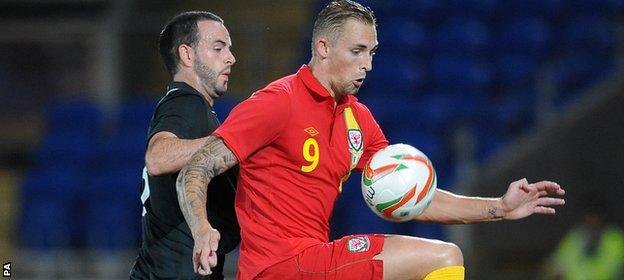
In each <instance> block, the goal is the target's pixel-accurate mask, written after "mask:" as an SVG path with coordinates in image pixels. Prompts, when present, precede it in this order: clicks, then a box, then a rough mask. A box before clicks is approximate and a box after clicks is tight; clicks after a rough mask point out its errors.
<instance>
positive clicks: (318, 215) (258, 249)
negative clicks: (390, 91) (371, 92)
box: [214, 65, 388, 279]
mask: <svg viewBox="0 0 624 280" xmlns="http://www.w3.org/2000/svg"><path fill="white" fill-rule="evenodd" d="M347 106H349V107H351V108H352V110H353V113H354V116H355V118H356V120H357V123H358V124H359V127H360V130H361V133H359V132H349V133H347V126H346V124H345V117H344V116H343V111H344V109H345V108H346V107H347ZM348 134H349V135H350V136H351V137H350V138H352V139H351V140H349V139H348V138H347V135H348ZM214 135H216V136H218V137H220V138H222V139H223V141H224V142H225V143H226V145H227V146H228V147H229V148H230V150H232V152H233V153H234V154H235V155H236V157H237V158H238V161H239V166H240V173H239V180H238V190H237V194H236V202H235V205H236V214H237V216H238V221H239V223H240V226H241V236H242V243H241V254H240V259H239V272H238V278H239V279H251V278H253V277H255V276H256V275H257V274H258V273H260V272H261V271H262V270H264V269H265V268H266V267H268V266H270V265H273V264H275V263H278V262H280V261H283V260H285V259H287V258H289V257H292V256H294V255H296V254H298V253H299V252H301V251H302V250H303V249H305V248H307V247H310V246H313V245H317V244H319V243H324V242H328V241H329V240H328V239H329V220H330V217H331V214H332V210H333V208H334V202H335V201H336V198H337V196H338V194H339V193H340V185H341V179H342V178H343V177H345V176H346V175H347V174H348V173H349V171H350V162H351V152H350V150H349V146H350V145H353V146H356V147H358V146H360V145H363V146H360V147H361V149H362V151H363V154H362V157H361V158H360V160H359V162H358V164H357V167H356V168H357V169H360V170H361V168H362V167H363V165H364V164H365V163H366V161H367V160H368V159H369V158H370V157H371V156H372V155H373V154H374V153H375V152H376V151H378V150H380V149H382V148H384V147H386V146H387V145H388V141H387V140H386V138H385V136H384V135H383V133H382V131H381V129H380V128H379V125H378V124H377V123H376V121H375V120H374V119H373V116H372V115H371V113H370V111H369V110H368V108H366V106H364V105H363V104H361V103H359V102H357V98H355V97H354V96H352V95H347V96H344V97H343V98H342V99H341V100H340V102H338V104H337V105H335V100H334V98H333V97H332V96H331V95H330V93H329V92H328V91H327V90H326V89H325V88H324V87H323V86H322V85H321V84H320V83H319V82H318V80H316V78H314V76H313V75H312V71H311V70H310V68H309V67H308V66H306V65H304V66H302V67H301V68H300V69H299V71H298V72H297V73H296V74H294V75H290V76H287V77H284V78H282V79H279V80H277V81H275V82H273V83H271V84H269V85H268V86H267V87H265V88H264V89H262V90H260V91H258V92H255V93H254V94H253V95H252V96H251V97H249V98H248V99H247V100H245V101H243V102H241V103H240V104H239V105H238V106H236V107H235V108H234V109H233V110H232V112H231V113H230V115H229V117H228V118H227V119H226V120H225V122H224V123H223V124H222V125H221V126H220V127H219V128H218V129H217V130H216V131H215V132H214ZM349 141H351V143H350V142H349Z"/></svg>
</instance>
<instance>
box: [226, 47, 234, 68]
mask: <svg viewBox="0 0 624 280" xmlns="http://www.w3.org/2000/svg"><path fill="white" fill-rule="evenodd" d="M225 63H226V64H229V65H233V64H234V63H236V57H234V53H232V51H231V50H228V56H227V57H226V59H225Z"/></svg>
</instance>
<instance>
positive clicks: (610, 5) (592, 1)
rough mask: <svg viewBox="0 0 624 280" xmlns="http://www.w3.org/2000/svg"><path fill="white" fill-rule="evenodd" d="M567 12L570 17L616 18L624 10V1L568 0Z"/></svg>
mask: <svg viewBox="0 0 624 280" xmlns="http://www.w3.org/2000/svg"><path fill="white" fill-rule="evenodd" d="M565 3H566V7H565V8H566V9H565V10H566V14H567V15H568V17H575V16H592V17H601V18H610V19H613V18H616V17H617V16H621V15H622V12H623V11H624V1H621V0H568V1H565Z"/></svg>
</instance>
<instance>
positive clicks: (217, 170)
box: [176, 136, 237, 237]
mask: <svg viewBox="0 0 624 280" xmlns="http://www.w3.org/2000/svg"><path fill="white" fill-rule="evenodd" d="M236 164H237V160H236V157H235V156H234V154H233V153H232V152H231V151H230V150H229V149H228V148H227V147H226V146H225V144H224V143H223V141H221V139H219V138H216V137H213V136H210V137H208V139H207V140H206V142H205V145H204V146H202V147H201V148H200V149H199V150H198V151H197V152H196V153H195V154H194V155H193V157H192V158H191V160H190V161H189V163H188V164H187V165H186V166H185V167H184V168H183V169H182V171H180V174H178V179H177V181H176V192H177V195H178V203H179V204H180V210H181V211H182V214H183V215H184V219H185V220H186V222H187V224H188V226H189V227H190V229H191V233H192V234H193V237H196V236H198V235H199V234H200V233H201V232H202V231H205V230H206V229H210V223H208V216H207V213H206V200H207V197H208V184H209V183H210V181H211V180H212V178H214V177H215V176H217V175H219V174H221V173H223V172H225V171H226V170H228V169H230V168H231V167H232V166H234V165H236Z"/></svg>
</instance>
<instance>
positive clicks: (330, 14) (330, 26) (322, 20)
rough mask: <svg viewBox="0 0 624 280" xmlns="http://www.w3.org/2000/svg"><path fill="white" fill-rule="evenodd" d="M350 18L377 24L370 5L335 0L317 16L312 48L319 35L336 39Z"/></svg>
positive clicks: (313, 30) (373, 24) (348, 0)
mask: <svg viewBox="0 0 624 280" xmlns="http://www.w3.org/2000/svg"><path fill="white" fill-rule="evenodd" d="M348 19H355V20H358V21H360V22H362V23H365V24H370V25H372V26H376V25H377V20H376V19H375V15H374V14H373V11H372V10H371V9H370V8H369V7H364V6H362V4H360V3H357V2H353V1H350V0H335V1H332V2H331V3H329V4H327V6H325V8H323V10H321V12H320V13H319V14H318V15H317V16H316V20H315V21H314V28H313V29H312V49H314V42H315V41H316V39H318V37H319V36H327V37H328V38H329V39H330V40H335V39H336V38H338V35H340V32H342V25H343V24H344V23H345V22H346V21H347V20H348Z"/></svg>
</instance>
